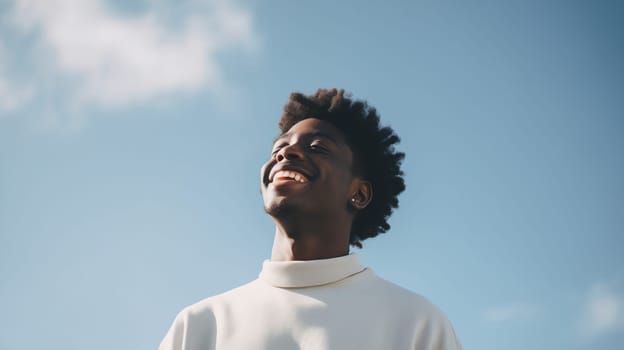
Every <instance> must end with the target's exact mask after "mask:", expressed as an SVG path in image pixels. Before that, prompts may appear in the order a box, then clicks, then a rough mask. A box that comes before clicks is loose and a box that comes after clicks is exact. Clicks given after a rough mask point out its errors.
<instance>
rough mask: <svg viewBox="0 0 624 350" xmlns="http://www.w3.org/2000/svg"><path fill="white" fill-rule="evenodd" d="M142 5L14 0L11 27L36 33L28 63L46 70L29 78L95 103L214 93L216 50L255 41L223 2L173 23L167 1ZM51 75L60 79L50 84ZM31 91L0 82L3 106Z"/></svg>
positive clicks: (246, 21) (74, 99) (219, 85)
mask: <svg viewBox="0 0 624 350" xmlns="http://www.w3.org/2000/svg"><path fill="white" fill-rule="evenodd" d="M184 3H185V4H187V5H188V4H189V3H190V4H193V2H188V1H186V2H184ZM147 4H148V5H147V6H146V8H144V9H143V10H142V11H138V12H137V11H135V12H132V13H122V12H120V11H119V10H117V11H115V10H114V9H113V8H111V6H110V4H109V3H107V2H106V1H105V0H46V1H38V0H15V1H14V3H13V7H12V11H11V12H10V16H9V20H10V23H11V24H12V27H13V28H14V29H15V32H16V33H20V34H21V35H27V36H30V37H32V38H34V39H35V40H34V45H35V46H36V48H37V54H38V55H40V57H34V58H33V59H32V63H30V64H33V65H44V66H46V67H47V70H46V72H45V73H43V74H40V75H45V76H36V75H35V76H31V77H30V79H32V80H33V83H34V85H39V84H37V80H46V82H47V86H50V85H52V86H55V85H58V86H61V85H62V86H70V88H68V89H67V90H68V93H69V99H70V100H71V102H70V104H72V105H81V104H84V103H91V104H94V105H98V106H102V107H108V106H124V105H128V104H133V103H142V102H146V101H148V100H150V99H153V98H156V97H161V96H164V95H167V94H172V93H178V92H189V91H194V90H197V89H200V88H209V89H210V90H211V91H214V92H215V93H216V94H218V93H219V90H220V89H223V88H224V87H225V86H226V85H227V82H226V79H225V78H224V76H223V72H222V70H221V67H220V64H219V62H218V60H217V55H218V54H219V53H221V52H222V51H224V50H229V49H242V50H248V49H250V48H253V47H254V45H256V36H255V35H254V33H253V31H252V18H251V15H250V14H249V13H248V12H246V11H244V10H242V9H241V8H238V7H235V6H234V5H233V4H232V2H230V1H219V0H214V1H208V2H204V3H202V4H196V5H197V6H191V7H189V11H188V12H187V13H185V14H179V16H178V17H179V18H176V19H175V21H171V20H170V21H167V19H166V18H164V17H163V16H162V12H164V11H166V10H167V9H166V7H167V6H173V5H170V4H169V3H165V2H157V1H156V2H154V1H153V2H151V3H147ZM171 4H174V5H177V3H171ZM163 8H165V9H164V11H162V10H163ZM157 9H160V10H161V11H160V12H159V11H157ZM169 9H170V10H171V8H169ZM42 53H43V54H42ZM22 64H24V63H23V62H22ZM33 71H34V72H36V70H34V69H33ZM50 71H51V73H50ZM33 74H36V73H33ZM51 77H52V79H58V80H62V82H61V81H59V82H58V84H56V83H52V84H50V83H49V80H50V79H51ZM0 82H2V81H1V80H0ZM4 84H5V85H8V83H7V82H4ZM5 90H10V89H8V88H5ZM43 93H46V91H43ZM30 95H32V94H30ZM30 95H29V94H28V93H26V92H23V93H21V94H9V93H7V92H3V90H2V85H0V103H2V101H4V102H3V103H4V105H5V108H17V107H18V104H19V103H20V102H21V103H23V102H24V100H25V99H27V97H28V96H30ZM33 98H36V96H33Z"/></svg>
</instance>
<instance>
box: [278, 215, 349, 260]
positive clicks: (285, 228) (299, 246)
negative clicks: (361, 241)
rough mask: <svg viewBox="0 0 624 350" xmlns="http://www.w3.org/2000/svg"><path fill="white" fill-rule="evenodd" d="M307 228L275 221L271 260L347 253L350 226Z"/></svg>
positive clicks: (332, 256) (324, 256)
mask: <svg viewBox="0 0 624 350" xmlns="http://www.w3.org/2000/svg"><path fill="white" fill-rule="evenodd" d="M314 226H316V227H310V225H307V228H308V229H307V230H304V229H300V228H299V227H295V226H294V225H287V224H284V223H280V222H278V221H276V224H275V239H274V241H273V249H272V251H271V260H273V261H290V260H317V259H329V258H336V257H339V256H344V255H347V254H349V232H350V229H351V228H350V226H349V227H345V228H336V227H333V228H327V227H325V228H321V227H319V226H318V225H314Z"/></svg>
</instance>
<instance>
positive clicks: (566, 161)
mask: <svg viewBox="0 0 624 350" xmlns="http://www.w3.org/2000/svg"><path fill="white" fill-rule="evenodd" d="M623 16H624V6H622V5H620V4H619V3H618V2H616V1H600V2H596V1H593V2H592V1H515V0H512V1H505V2H501V1H485V0H483V1H472V2H465V1H464V2H462V1H412V2H407V1H404V2H381V1H379V2H373V1H370V2H358V1H343V2H340V3H337V2H330V1H315V2H307V3H299V2H293V1H283V0H276V1H272V2H260V1H239V2H226V1H191V0H186V1H180V2H175V4H174V3H173V2H166V1H163V0H145V1H136V2H123V1H105V0H89V1H72V0H54V1H46V2H36V1H28V0H14V1H1V2H0V277H1V278H0V309H1V310H2V315H3V317H2V318H1V320H0V348H2V349H40V348H47V349H85V348H89V349H110V348H116V349H154V348H156V347H157V344H158V343H159V342H160V340H161V338H162V337H163V335H164V334H165V332H166V330H167V329H168V327H169V325H170V324H171V322H172V320H173V317H174V316H175V314H176V313H177V312H178V311H179V310H180V309H181V308H182V307H184V306H186V305H189V304H191V303H194V302H196V301H198V300H200V299H202V298H204V297H207V296H210V295H213V294H216V293H220V292H223V291H226V290H228V289H230V288H233V287H236V286H238V285H241V284H243V283H245V282H247V281H249V280H252V279H254V278H255V277H256V276H257V274H258V272H259V270H260V267H261V263H262V260H264V259H266V258H268V257H269V255H270V248H271V243H272V236H273V225H272V222H271V221H270V219H269V218H267V217H266V215H265V214H264V213H263V211H262V205H261V199H260V193H259V169H260V166H261V164H263V162H264V161H265V160H266V158H267V157H268V156H269V153H270V147H271V140H272V139H273V137H274V136H275V135H276V133H277V125H276V124H277V119H278V117H279V115H280V113H281V107H282V106H283V104H284V103H285V102H286V100H287V97H288V94H289V93H290V92H291V91H295V90H296V91H302V92H306V93H312V92H313V91H314V90H315V89H316V88H318V87H343V88H345V89H347V90H348V91H351V92H353V95H354V97H356V98H361V99H366V100H368V101H369V103H370V104H372V105H373V106H375V107H377V109H378V110H379V112H380V114H381V116H382V120H383V122H384V123H385V124H389V125H391V126H392V127H394V128H395V129H396V131H397V133H398V134H399V135H400V136H401V137H402V143H401V146H400V149H401V150H402V151H404V152H405V153H406V154H407V158H406V160H405V163H404V167H405V173H406V181H407V190H406V192H405V193H404V194H403V195H402V196H401V197H400V201H401V204H400V208H399V209H398V210H397V211H396V213H395V215H393V217H392V219H391V222H390V223H391V225H392V229H391V231H390V232H389V233H388V234H385V235H382V236H380V237H377V238H375V239H373V240H370V241H366V242H365V244H364V249H362V250H361V251H360V255H361V257H362V260H363V261H364V262H365V264H366V265H368V266H370V267H372V268H373V269H374V270H375V271H376V272H377V273H379V274H380V275H382V276H383V277H385V278H387V279H389V280H392V281H394V282H396V283H398V284H400V285H403V286H405V287H407V288H409V289H412V290H414V291H416V292H418V293H421V294H423V295H425V296H427V297H428V298H429V299H430V300H432V301H433V302H434V303H435V304H437V305H439V306H440V307H441V308H442V309H443V310H444V311H445V312H446V313H447V314H448V316H449V318H450V319H451V320H452V321H453V323H454V325H455V328H456V331H457V333H458V335H459V337H460V338H461V340H462V343H463V344H464V348H465V349H486V350H490V349H491V350H494V349H510V350H514V349H559V348H565V349H579V350H581V349H605V350H615V349H622V347H624V258H623V254H622V251H623V249H622V247H624V219H623V218H624V181H622V179H624V157H622V151H624V115H622V113H623V112H622V111H624V96H623V95H624V93H623V92H624V85H623V84H624V83H623V82H624V64H623V63H622V62H624V25H623V24H622V21H621V18H623Z"/></svg>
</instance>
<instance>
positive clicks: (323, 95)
mask: <svg viewBox="0 0 624 350" xmlns="http://www.w3.org/2000/svg"><path fill="white" fill-rule="evenodd" d="M307 118H318V119H320V120H325V121H327V122H330V123H331V124H332V125H334V126H335V127H336V128H337V129H339V130H340V131H342V133H343V134H344V135H345V137H346V140H347V143H348V144H349V146H350V147H351V150H352V152H353V154H354V162H353V163H354V164H353V171H354V173H356V174H357V175H359V176H362V178H364V179H365V180H366V181H369V182H370V183H371V186H372V188H373V198H372V200H371V202H370V203H369V205H368V206H367V207H366V208H364V209H362V210H361V211H360V212H359V213H358V214H357V215H356V216H355V219H354V220H353V225H352V227H351V233H350V237H349V243H350V244H351V245H353V246H356V247H358V248H362V241H363V240H365V239H367V238H370V237H375V236H377V235H378V234H380V233H384V232H386V231H388V229H390V225H389V224H388V221H387V219H388V218H389V217H390V215H391V214H392V210H393V208H397V207H398V206H399V200H398V195H399V194H400V193H401V192H403V191H404V190H405V181H404V180H403V171H402V170H401V162H402V161H403V158H404V157H405V154H404V153H402V152H397V151H396V150H395V148H394V145H395V144H397V143H399V142H400V139H399V137H398V136H397V135H396V134H395V132H394V130H392V129H391V128H390V127H387V126H385V127H382V126H381V125H380V124H379V114H378V113H377V110H376V109H375V108H374V107H371V106H369V105H368V103H367V102H366V101H363V100H353V99H351V94H349V93H345V91H344V90H342V89H318V90H317V91H316V93H314V94H313V95H310V96H306V95H303V94H301V93H299V92H293V93H292V94H291V95H290V98H289V100H288V102H287V103H286V105H285V106H284V113H283V114H282V117H281V118H280V121H279V128H280V131H281V133H282V134H283V133H286V132H287V131H288V130H289V129H290V128H291V127H292V126H293V125H295V124H297V123H298V122H300V121H302V120H304V119H307Z"/></svg>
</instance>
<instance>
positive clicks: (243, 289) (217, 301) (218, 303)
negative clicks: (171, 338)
mask: <svg viewBox="0 0 624 350" xmlns="http://www.w3.org/2000/svg"><path fill="white" fill-rule="evenodd" d="M258 288H262V285H261V284H259V283H258V280H254V281H251V282H249V283H246V284H244V285H242V286H239V287H236V288H234V289H230V290H228V291H227V292H224V293H221V294H217V295H214V296H211V297H208V298H205V299H202V300H200V301H198V302H196V303H194V304H191V305H189V306H187V307H185V308H184V309H182V311H180V313H179V314H178V317H180V316H181V317H183V318H189V317H190V318H195V317H201V315H205V314H210V313H213V312H214V311H215V309H219V308H221V307H223V306H225V305H228V304H232V303H236V302H237V301H239V300H241V299H244V298H246V297H247V296H250V295H253V294H254V293H256V292H257V291H258Z"/></svg>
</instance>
